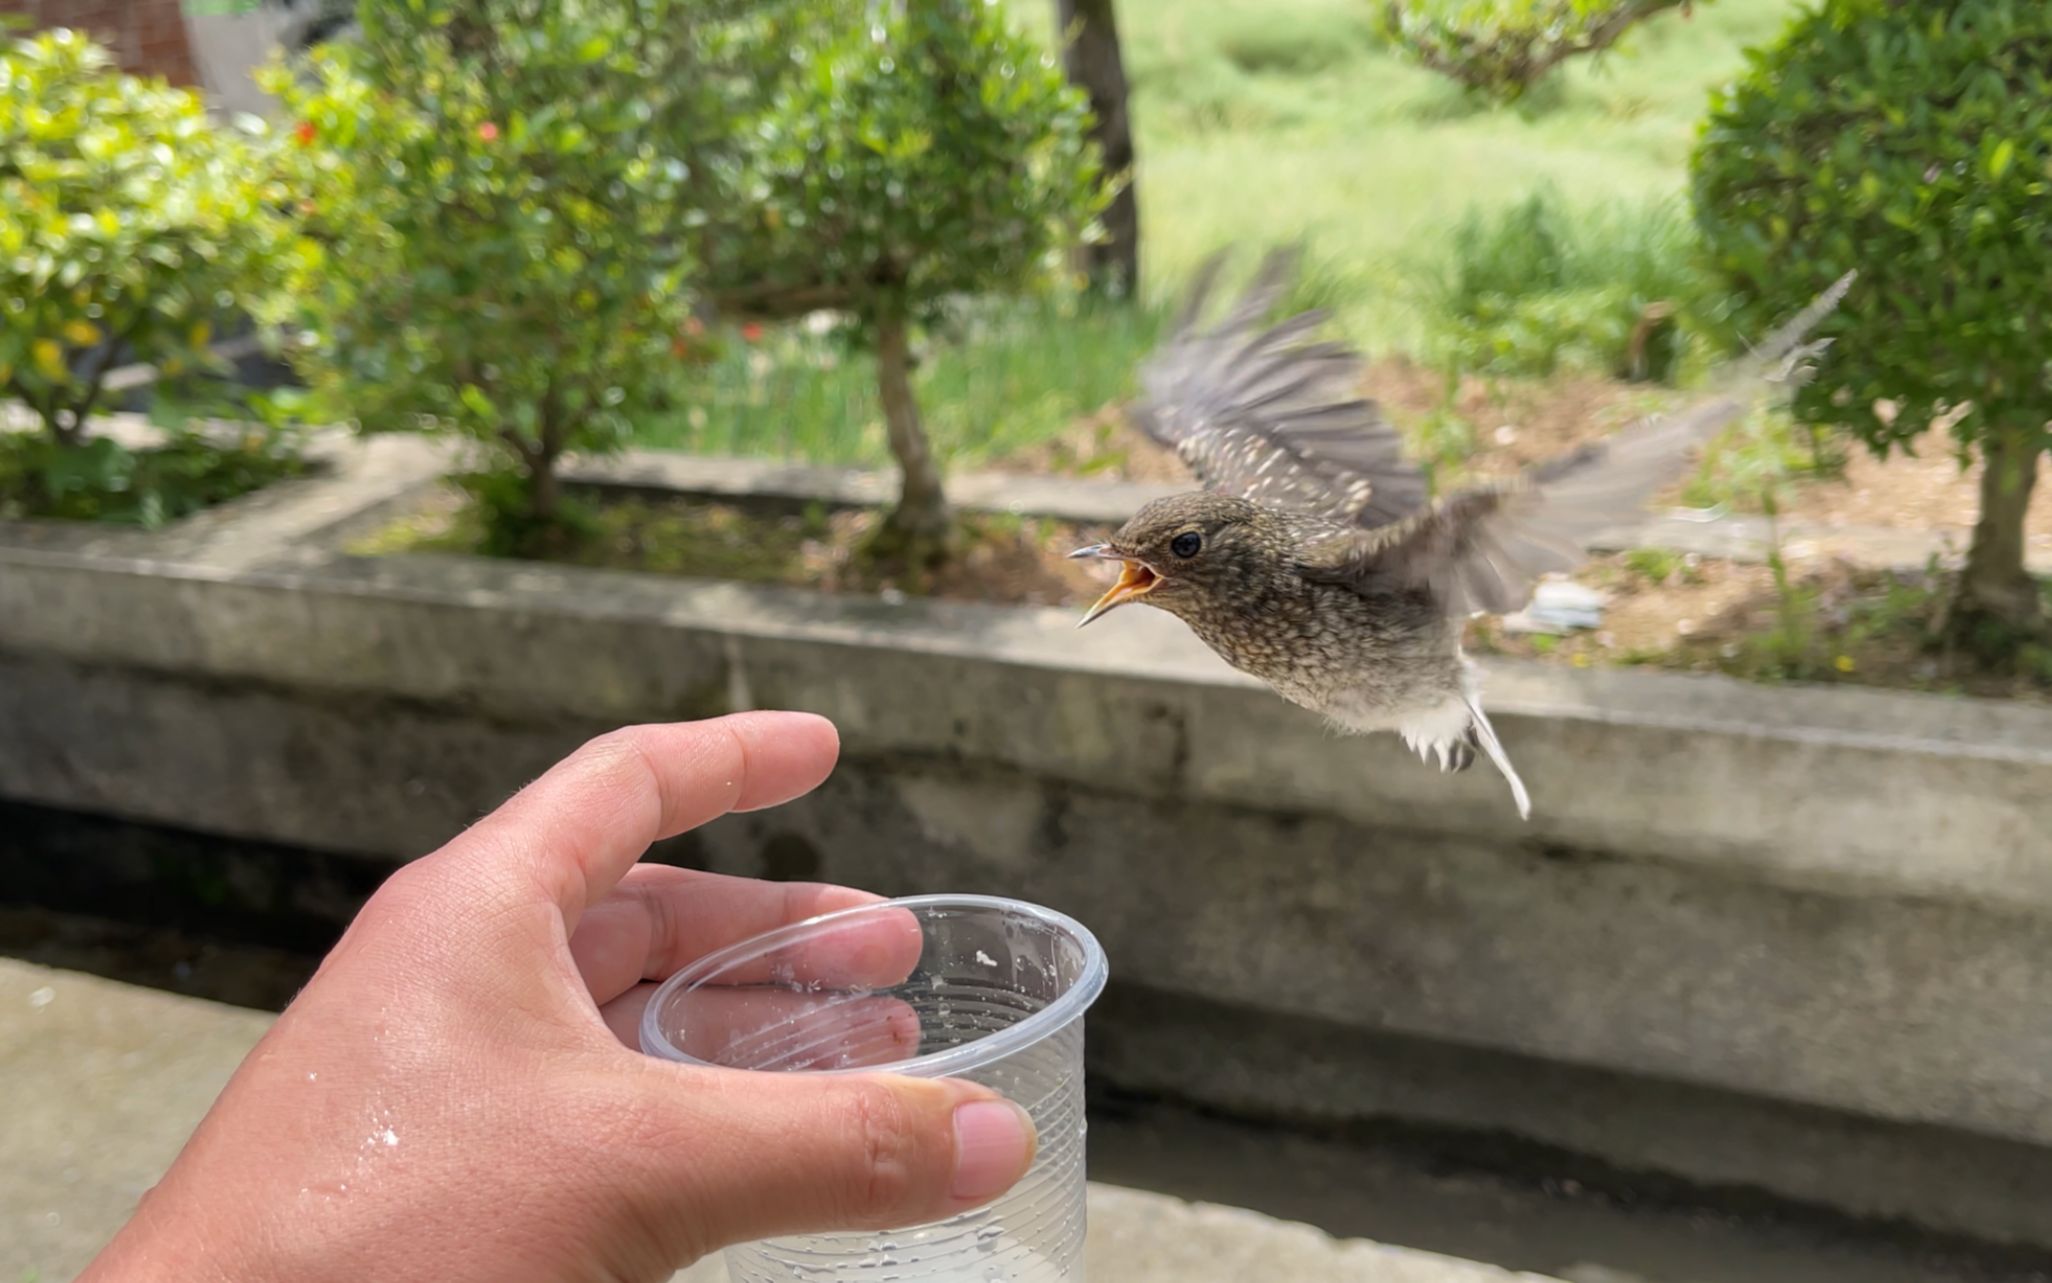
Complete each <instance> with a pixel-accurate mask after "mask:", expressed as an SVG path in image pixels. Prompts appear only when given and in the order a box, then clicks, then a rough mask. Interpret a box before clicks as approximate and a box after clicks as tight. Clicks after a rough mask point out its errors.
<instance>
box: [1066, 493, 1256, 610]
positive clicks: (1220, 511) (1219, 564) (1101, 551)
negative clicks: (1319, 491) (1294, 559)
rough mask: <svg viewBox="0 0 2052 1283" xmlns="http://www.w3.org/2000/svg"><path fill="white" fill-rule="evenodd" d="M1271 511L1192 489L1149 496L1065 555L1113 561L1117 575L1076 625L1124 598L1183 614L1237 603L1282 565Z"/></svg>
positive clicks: (1127, 600)
mask: <svg viewBox="0 0 2052 1283" xmlns="http://www.w3.org/2000/svg"><path fill="white" fill-rule="evenodd" d="M1286 547H1287V539H1286V537H1285V534H1284V532H1283V531H1282V530H1281V528H1280V523H1279V522H1278V521H1277V519H1276V518H1275V516H1274V514H1272V513H1269V512H1268V511H1267V510H1265V509H1263V508H1261V507H1260V506H1259V505H1257V504H1253V503H1250V502H1248V501H1247V500H1245V499H1239V498H1235V497H1233V496H1230V495H1221V494H1213V493H1211V492H1209V491H1198V492H1196V493H1193V494H1180V495H1173V496H1171V497H1169V498H1166V499H1156V500H1154V501H1153V502H1152V503H1149V504H1147V505H1146V506H1145V507H1143V508H1141V509H1140V511H1139V512H1137V513H1135V514H1134V515H1133V519H1132V520H1130V521H1128V522H1127V523H1126V524H1125V525H1123V526H1121V527H1119V531H1118V533H1117V534H1115V535H1113V536H1112V537H1111V538H1110V539H1108V540H1106V541H1105V542H1103V543H1100V544H1091V545H1090V546H1089V547H1087V548H1078V549H1077V550H1076V551H1074V552H1072V553H1070V554H1069V556H1071V557H1078V558H1085V557H1087V558H1096V559H1098V560H1101V561H1115V562H1118V563H1119V578H1118V581H1117V582H1116V583H1114V584H1113V585H1112V586H1111V587H1110V589H1108V590H1107V591H1106V592H1105V594H1104V596H1102V597H1099V598H1098V599H1097V604H1096V605H1094V606H1092V607H1091V608H1090V611H1089V613H1088V614H1086V615H1084V616H1083V618H1082V620H1081V621H1080V622H1079V623H1078V624H1077V625H1076V626H1077V627H1078V628H1081V627H1083V625H1084V624H1088V623H1090V622H1091V621H1092V620H1094V619H1097V618H1098V617H1099V616H1101V615H1103V614H1104V613H1105V612H1106V611H1109V610H1111V609H1113V608H1115V607H1118V606H1123V605H1125V604H1126V603H1127V602H1129V601H1140V602H1145V603H1146V604H1147V605H1150V606H1154V607H1156V608H1158V609H1161V610H1166V611H1168V612H1169V613H1170V614H1172V615H1178V616H1183V617H1186V618H1187V617H1188V616H1189V615H1191V614H1194V613H1196V612H1198V611H1201V610H1204V609H1205V608H1206V607H1207V606H1213V605H1217V604H1222V603H1231V602H1233V601H1236V600H1241V599H1243V598H1244V595H1245V594H1246V593H1247V591H1248V590H1249V588H1250V586H1251V581H1254V580H1257V579H1259V578H1260V577H1262V576H1263V575H1264V574H1266V573H1268V572H1269V571H1270V570H1271V569H1272V568H1273V567H1275V566H1277V565H1283V564H1287V563H1286V561H1285V560H1284V559H1283V557H1282V555H1281V553H1282V550H1283V549H1285V548H1286Z"/></svg>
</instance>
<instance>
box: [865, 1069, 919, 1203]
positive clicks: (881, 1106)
mask: <svg viewBox="0 0 2052 1283" xmlns="http://www.w3.org/2000/svg"><path fill="white" fill-rule="evenodd" d="M846 1109H847V1111H848V1117H849V1125H850V1127H851V1128H852V1129H853V1130H854V1132H855V1135H856V1140H857V1144H856V1146H855V1147H854V1153H855V1154H856V1155H857V1156H858V1160H859V1162H860V1163H861V1167H860V1169H859V1170H858V1171H857V1172H856V1173H855V1176H854V1179H853V1181H852V1182H851V1189H850V1195H851V1197H852V1198H853V1199H854V1201H855V1206H854V1207H852V1208H851V1209H849V1210H850V1212H851V1213H852V1214H853V1216H854V1218H855V1219H856V1220H858V1221H860V1222H865V1223H878V1224H881V1223H884V1222H889V1221H892V1220H895V1219H899V1218H901V1216H902V1214H903V1213H905V1212H906V1211H908V1210H912V1209H914V1208H915V1207H917V1206H918V1205H919V1204H920V1203H921V1202H922V1200H923V1196H924V1195H925V1193H926V1186H927V1183H928V1182H927V1181H926V1180H925V1179H924V1168H925V1164H924V1163H923V1162H922V1159H923V1158H924V1157H925V1151H926V1146H925V1145H924V1144H923V1143H922V1142H921V1140H920V1137H919V1129H918V1125H917V1124H918V1119H917V1117H916V1116H915V1113H914V1111H913V1110H912V1109H910V1108H909V1107H908V1106H907V1104H906V1102H905V1101H904V1099H903V1098H902V1097H901V1096H900V1095H899V1094H898V1093H897V1092H896V1091H894V1090H892V1089H891V1088H890V1087H888V1086H885V1085H884V1084H882V1083H862V1084H859V1085H858V1086H857V1087H856V1088H855V1090H854V1091H852V1092H850V1093H849V1096H848V1103H847V1106H846Z"/></svg>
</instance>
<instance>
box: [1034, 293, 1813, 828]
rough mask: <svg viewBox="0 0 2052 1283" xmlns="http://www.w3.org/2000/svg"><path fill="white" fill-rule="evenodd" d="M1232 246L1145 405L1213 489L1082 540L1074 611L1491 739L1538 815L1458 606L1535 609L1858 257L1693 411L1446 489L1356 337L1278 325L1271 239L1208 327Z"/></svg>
mask: <svg viewBox="0 0 2052 1283" xmlns="http://www.w3.org/2000/svg"><path fill="white" fill-rule="evenodd" d="M1223 260H1224V256H1223V255H1221V256H1219V257H1217V258H1214V259H1213V260H1212V261H1211V262H1210V263H1209V264H1207V265H1206V267H1205V268H1204V269H1203V271H1201V272H1200V273H1199V276H1198V280H1197V284H1196V287H1195V288H1194V289H1193V290H1192V292H1191V295H1190V299H1189V301H1188V302H1187V303H1186V304H1185V305H1184V307H1183V309H1182V312H1181V314H1180V315H1179V316H1178V317H1177V319H1176V321H1175V322H1174V324H1173V326H1172V328H1171V332H1170V337H1169V339H1168V340H1167V341H1166V343H1165V344H1164V345H1163V347H1162V348H1161V350H1160V351H1158V352H1157V353H1155V354H1154V356H1153V357H1151V358H1150V359H1149V361H1148V362H1147V363H1146V365H1145V366H1143V368H1142V371H1141V382H1142V395H1141V398H1140V400H1139V402H1138V403H1137V404H1136V405H1135V407H1134V408H1133V411H1132V413H1133V416H1134V419H1135V422H1136V423H1137V424H1138V426H1139V427H1140V428H1141V429H1142V430H1143V431H1145V432H1146V433H1147V435H1148V436H1150V437H1152V438H1153V439H1154V440H1155V441H1157V442H1159V443H1160V444H1162V445H1164V446H1166V447H1168V448H1169V449H1171V450H1173V451H1175V453H1176V454H1177V455H1178V456H1179V457H1180V458H1181V459H1182V461H1183V463H1184V464H1185V465H1186V466H1187V467H1188V468H1189V469H1190V471H1191V472H1192V473H1193V474H1194V475H1195V477H1196V479H1197V481H1198V482H1199V484H1200V485H1202V487H1203V489H1201V490H1198V491H1195V492H1193V493H1188V494H1180V495H1174V496H1171V497H1169V498H1165V499H1157V500H1155V501H1153V502H1152V503H1149V504H1147V505H1146V506H1144V507H1142V508H1141V509H1140V511H1139V512H1138V513H1136V514H1135V515H1134V516H1133V518H1132V519H1131V520H1130V521H1128V522H1126V524H1125V525H1124V526H1122V527H1120V529H1119V531H1118V533H1116V534H1114V535H1113V536H1112V537H1111V538H1110V539H1109V540H1107V541H1106V542H1104V543H1100V544H1092V545H1091V546H1089V547H1087V548H1079V549H1077V550H1076V551H1075V552H1073V553H1071V554H1070V556H1072V557H1078V558H1099V559H1103V560H1106V561H1112V562H1116V563H1118V564H1119V567H1120V570H1119V576H1118V580H1117V582H1115V583H1114V584H1113V585H1112V586H1111V588H1110V589H1109V590H1107V591H1106V592H1105V594H1104V595H1103V596H1102V597H1100V598H1099V599H1098V601H1097V603H1096V604H1095V605H1093V606H1092V607H1091V608H1090V610H1089V613H1087V614H1086V615H1084V617H1083V619H1082V620H1081V621H1080V622H1079V624H1078V625H1077V626H1078V627H1082V626H1083V625H1085V624H1089V623H1090V622H1092V621H1093V620H1096V619H1098V618H1101V617H1102V616H1103V615H1104V614H1105V612H1107V611H1109V610H1112V609H1114V608H1116V607H1118V606H1122V605H1125V604H1127V603H1129V602H1141V603H1144V604H1146V605H1149V606H1153V607H1156V608H1158V609H1161V610H1165V611H1167V612H1169V613H1170V614H1172V615H1174V616H1176V617H1177V618H1179V619H1181V620H1182V621H1183V622H1184V623H1186V624H1188V625H1189V627H1190V629H1191V630H1192V631H1193V632H1195V633H1196V634H1197V636H1198V637H1199V638H1201V639H1202V640H1203V641H1204V642H1205V643H1206V644H1207V645H1209V646H1210V647H1211V649H1212V650H1214V651H1215V652H1217V653H1218V655H1219V656H1220V657H1221V658H1223V659H1224V660H1225V661H1226V662H1227V663H1229V664H1231V665H1233V666H1234V667H1235V668H1238V669H1240V670H1242V671H1243V672H1247V673H1250V674H1252V675H1253V676H1255V677H1258V678H1260V679H1261V680H1262V681H1264V682H1266V683H1267V684H1268V685H1269V686H1271V687H1272V688H1274V689H1275V691H1276V692H1277V693H1279V694H1281V695H1282V696H1283V697H1284V698H1285V699H1288V700H1290V701H1292V702H1294V703H1296V704H1300V705H1302V706H1303V707H1305V708H1308V709H1311V710H1312V711H1314V712H1317V713H1320V714H1322V715H1324V717H1325V718H1326V719H1327V720H1328V721H1329V722H1330V723H1332V724H1333V725H1334V726H1336V727H1338V728H1339V729H1341V730H1343V731H1346V732H1350V733H1365V732H1371V731H1385V730H1389V731H1395V732H1396V733H1397V734H1398V735H1400V736H1401V737H1402V738H1403V740H1404V742H1405V743H1406V744H1407V745H1409V746H1410V748H1411V749H1412V750H1413V751H1414V752H1416V753H1417V754H1418V755H1419V756H1420V757H1421V758H1423V759H1424V760H1425V761H1426V762H1428V763H1430V762H1432V761H1434V760H1435V759H1436V760H1437V762H1438V764H1439V767H1440V769H1441V770H1442V771H1449V770H1455V771H1458V770H1465V769H1467V768H1468V767H1469V766H1470V765H1472V764H1473V762H1474V760H1475V755H1476V753H1477V751H1478V750H1479V751H1481V752H1485V753H1487V754H1488V756H1489V760H1490V761H1491V762H1493V763H1495V765H1496V769H1497V770H1498V771H1500V772H1501V773H1502V774H1503V777H1504V779H1505V780H1506V781H1507V782H1508V783H1509V785H1510V791H1511V796H1512V797H1513V799H1514V800H1515V801H1516V803H1517V807H1518V814H1519V815H1520V816H1522V817H1524V818H1527V819H1529V818H1530V817H1531V812H1532V803H1531V797H1530V795H1529V794H1528V793H1527V791H1526V789H1525V784H1524V781H1523V780H1521V779H1519V778H1518V773H1517V770H1516V769H1515V768H1514V767H1512V765H1511V762H1510V758H1509V757H1508V756H1507V755H1506V754H1505V753H1504V750H1503V745H1502V744H1501V743H1500V742H1499V741H1498V740H1497V737H1496V731H1495V729H1494V728H1493V727H1492V726H1491V725H1490V723H1489V717H1488V714H1486V713H1484V712H1483V710H1482V703H1481V699H1480V695H1479V687H1478V681H1477V673H1476V669H1475V666H1474V664H1473V663H1472V662H1470V661H1469V659H1468V658H1467V656H1466V655H1465V654H1464V653H1463V652H1462V649H1461V630H1462V625H1463V623H1464V621H1465V620H1466V619H1467V618H1468V617H1469V616H1471V615H1474V614H1497V615H1501V614H1509V613H1512V612H1515V611H1517V610H1520V609H1523V607H1524V606H1525V604H1526V603H1527V602H1528V601H1529V600H1530V598H1531V595H1532V591H1533V589H1534V587H1535V586H1536V584H1537V582H1538V580H1539V578H1540V576H1542V575H1544V574H1547V573H1549V572H1556V571H1565V570H1571V569H1573V568H1574V567H1576V566H1578V565H1580V564H1581V563H1582V562H1583V561H1584V560H1585V559H1586V558H1587V556H1588V552H1589V549H1588V540H1589V539H1591V538H1592V537H1594V536H1595V535H1596V534H1597V533H1598V532H1599V531H1601V530H1604V529H1606V528H1609V527H1611V526H1614V525H1616V524H1617V523H1618V521H1619V520H1620V519H1622V518H1627V517H1629V516H1630V515H1631V514H1632V513H1633V512H1634V511H1636V510H1637V509H1638V508H1639V507H1640V506H1641V505H1642V504H1644V503H1645V501H1646V500H1647V499H1648V498H1650V497H1651V496H1652V495H1653V494H1654V493H1655V492H1656V491H1658V490H1659V489H1660V487H1661V486H1662V485H1663V484H1664V483H1666V482H1667V481H1668V480H1669V479H1670V478H1672V477H1673V476H1675V475H1676V474H1677V473H1678V472H1679V471H1680V469H1681V467H1682V465H1683V464H1684V463H1685V462H1686V460H1687V459H1688V457H1689V454H1690V451H1691V448H1692V447H1694V446H1696V445H1699V444H1701V443H1703V442H1705V441H1707V440H1708V439H1709V438H1710V437H1711V436H1713V435H1715V434H1716V433H1717V432H1718V431H1719V430H1721V429H1722V428H1724V427H1725V426H1726V425H1727V424H1729V423H1731V422H1732V421H1733V420H1735V419H1737V418H1738V417H1739V416H1740V415H1741V414H1743V413H1744V412H1745V410H1746V409H1747V407H1748V406H1749V405H1750V404H1751V403H1752V401H1753V400H1754V399H1756V398H1757V397H1759V396H1761V395H1763V394H1765V393H1766V392H1768V391H1769V390H1771V389H1773V388H1774V387H1776V386H1778V385H1783V384H1786V383H1788V382H1790V381H1791V379H1793V378H1794V377H1797V376H1798V375H1800V374H1801V373H1802V371H1803V369H1804V367H1805V362H1806V360H1807V359H1808V358H1810V357H1813V356H1815V355H1817V354H1818V353H1820V352H1822V351H1823V349H1824V347H1825V346H1826V345H1827V343H1828V340H1827V341H1821V342H1816V343H1807V344H1806V343H1805V342H1804V339H1805V337H1806V336H1807V335H1808V334H1809V332H1810V331H1811V330H1812V329H1813V328H1814V327H1815V326H1816V325H1817V323H1818V322H1820V321H1821V320H1823V319H1824V317H1825V316H1826V315H1828V314H1829V313H1830V312H1831V310H1832V309H1834V308H1835V307H1836V306H1837V305H1838V302H1839V300H1840V299H1841V298H1842V297H1843V296H1844V294H1845V291H1846V289H1847V288H1848V287H1849V286H1850V284H1851V282H1852V273H1847V274H1846V275H1845V276H1844V277H1842V278H1840V279H1839V280H1838V281H1837V282H1836V283H1835V284H1833V285H1832V286H1831V288H1830V289H1828V290H1826V291H1825V292H1824V293H1823V294H1822V295H1820V296H1818V298H1817V300H1816V301H1815V302H1814V303H1812V304H1811V305H1810V306H1809V307H1808V308H1806V309H1805V310H1804V311H1803V312H1802V313H1801V314H1800V315H1799V316H1797V317H1796V318H1795V319H1794V320H1793V321H1791V322H1790V323H1789V324H1787V325H1786V326H1784V327H1783V328H1782V329H1780V330H1779V331H1777V332H1776V333H1775V334H1774V335H1773V336H1771V337H1770V338H1769V339H1768V340H1767V341H1766V342H1765V343H1763V344H1762V345H1761V346H1760V347H1759V349H1758V350H1757V351H1755V352H1753V353H1752V354H1751V355H1749V356H1747V357H1745V358H1743V359H1742V360H1740V361H1738V362H1736V363H1734V365H1733V366H1732V367H1731V368H1730V369H1728V370H1727V371H1726V372H1725V375H1724V377H1723V378H1722V379H1720V380H1719V381H1718V384H1717V386H1716V387H1715V388H1714V389H1713V390H1712V392H1711V393H1709V394H1708V395H1706V397H1705V398H1704V399H1703V400H1701V401H1699V402H1698V403H1697V404H1695V405H1693V406H1691V407H1690V408H1688V409H1687V410H1684V411H1682V412H1681V413H1679V414H1676V415H1673V416H1671V417H1669V416H1659V415H1656V416H1650V417H1647V418H1644V419H1641V420H1639V421H1637V422H1635V423H1633V424H1631V425H1629V426H1627V427H1626V428H1624V429H1622V430H1620V431H1619V432H1617V433H1616V434H1614V435H1613V436H1611V437H1609V438H1607V439H1604V440H1601V441H1596V442H1592V443H1590V444H1587V445H1584V446H1582V447H1581V448H1579V449H1577V450H1575V451H1573V452H1571V453H1569V454H1567V455H1565V456H1563V457H1561V458H1559V459H1556V460H1553V461H1551V462H1549V463H1546V464H1544V465H1541V466H1539V467H1537V468H1534V469H1532V470H1530V471H1528V472H1527V473H1526V474H1525V475H1523V476H1521V477H1517V478H1513V479H1510V480H1505V481H1490V482H1484V483H1481V484H1477V485H1474V486H1471V487H1469V488H1466V489H1462V490H1457V491H1454V492H1452V493H1450V494H1447V495H1444V496H1442V497H1439V498H1437V499H1434V498H1432V496H1431V494H1430V491H1429V487H1428V485H1427V483H1426V477H1425V473H1424V471H1423V470H1422V469H1421V468H1419V467H1418V465H1417V464H1415V463H1414V462H1412V461H1411V460H1409V459H1407V458H1406V457H1405V456H1404V450H1403V442H1402V440H1401V438H1400V437H1399V436H1398V434H1397V432H1396V429H1395V428H1393V427H1392V426H1391V425H1390V423H1389V422H1388V420H1386V419H1384V418H1383V417H1382V414H1381V412H1380V410H1379V409H1378V408H1377V407H1376V405H1375V403H1374V402H1373V401H1369V400H1366V399H1363V398H1362V397H1361V396H1360V392H1359V389H1360V387H1361V375H1362V368H1363V362H1362V358H1361V355H1360V354H1359V353H1358V352H1357V351H1355V350H1354V349H1352V348H1350V347H1348V346H1347V345H1345V344H1342V343H1337V342H1332V341H1329V340H1327V341H1314V340H1313V339H1312V335H1313V334H1314V333H1315V331H1316V330H1317V328H1318V327H1319V326H1320V325H1321V324H1322V322H1323V320H1324V317H1323V316H1322V314H1320V313H1318V312H1315V311H1314V312H1305V313H1302V314H1299V315H1296V316H1293V317H1290V318H1289V319H1287V320H1284V321H1282V322H1281V323H1279V324H1275V325H1268V324H1267V323H1266V321H1267V318H1268V317H1269V315H1271V313H1272V312H1273V311H1274V309H1275V306H1276V303H1277V301H1278V299H1279V298H1280V296H1281V293H1282V290H1283V287H1284V285H1285V284H1286V283H1287V279H1288V276H1289V273H1290V270H1291V268H1292V256H1291V255H1289V254H1287V253H1278V254H1273V255H1271V256H1270V257H1269V258H1268V260H1267V261H1266V262H1265V263H1264V264H1263V266H1262V268H1261V270H1260V271H1259V272H1258V273H1257V274H1256V276H1255V279H1254V281H1253V284H1252V285H1251V286H1250V287H1249V288H1248V289H1247V290H1246V292H1245V293H1244V295H1243V296H1242V297H1241V298H1240V299H1239V301H1238V302H1237V303H1235V304H1234V305H1233V306H1232V307H1231V308H1230V309H1229V310H1228V311H1227V312H1226V314H1225V316H1224V317H1223V318H1222V319H1221V320H1220V321H1219V322H1218V323H1217V324H1215V325H1212V326H1210V327H1209V328H1204V327H1201V326H1200V324H1199V321H1200V318H1201V317H1202V315H1203V313H1204V311H1205V304H1206V302H1207V299H1208V296H1209V294H1210V293H1211V288H1212V286H1213V284H1214V283H1215V281H1216V279H1217V275H1218V271H1219V268H1220V267H1221V265H1222V263H1223Z"/></svg>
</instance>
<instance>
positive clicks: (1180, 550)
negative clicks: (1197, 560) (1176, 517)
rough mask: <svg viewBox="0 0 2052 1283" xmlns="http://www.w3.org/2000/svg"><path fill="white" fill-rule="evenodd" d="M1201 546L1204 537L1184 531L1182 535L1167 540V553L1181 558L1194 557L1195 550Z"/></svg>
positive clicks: (1194, 532) (1190, 531)
mask: <svg viewBox="0 0 2052 1283" xmlns="http://www.w3.org/2000/svg"><path fill="white" fill-rule="evenodd" d="M1203 546H1204V536H1203V535H1200V534H1198V533H1197V532H1196V531H1194V530H1185V531H1184V532H1183V533H1182V534H1179V535H1177V536H1176V537H1175V538H1173V539H1171V540H1169V551H1170V552H1172V553H1174V554H1176V556H1178V557H1183V558H1190V557H1194V556H1196V555H1197V550H1198V549H1200V548H1202V547H1203Z"/></svg>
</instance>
